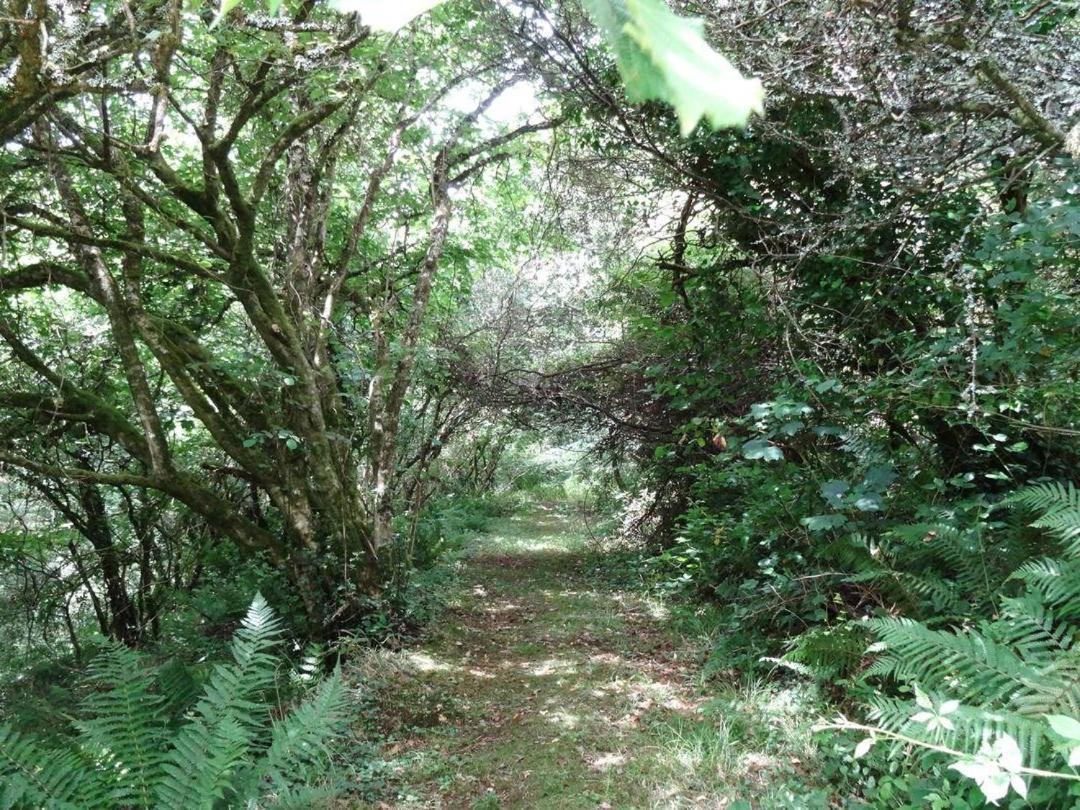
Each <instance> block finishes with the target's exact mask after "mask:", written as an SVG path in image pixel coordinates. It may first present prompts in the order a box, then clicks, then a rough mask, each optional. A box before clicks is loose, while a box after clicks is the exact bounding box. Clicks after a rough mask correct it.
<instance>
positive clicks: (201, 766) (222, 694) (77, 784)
mask: <svg viewBox="0 0 1080 810" xmlns="http://www.w3.org/2000/svg"><path fill="white" fill-rule="evenodd" d="M281 635H282V628H281V625H280V623H279V622H278V620H277V619H276V617H275V616H274V614H273V612H272V611H271V609H270V607H269V606H268V605H267V604H266V601H265V600H264V599H263V598H262V597H261V596H256V597H255V600H254V601H253V602H252V605H251V608H250V609H249V610H248V613H247V615H246V616H245V618H244V620H243V623H242V625H241V627H240V629H239V630H238V631H237V632H236V635H235V636H234V638H233V642H232V658H233V660H232V662H231V663H228V664H221V665H218V666H216V667H215V668H214V670H213V672H212V674H211V676H210V679H209V681H208V682H207V684H206V687H205V688H204V690H203V693H202V696H201V698H200V699H199V700H198V701H197V702H196V703H195V706H194V707H193V708H192V709H191V711H190V712H189V713H188V715H187V716H186V717H184V718H182V721H181V724H180V727H179V730H178V731H170V728H171V725H172V724H171V723H170V719H169V710H170V709H175V708H177V707H180V706H187V705H188V704H189V702H190V700H189V696H190V693H191V686H192V681H191V678H190V674H188V673H187V672H186V670H184V669H183V668H182V667H178V666H177V665H175V664H174V665H168V666H166V667H162V668H161V669H160V670H159V671H157V672H155V671H154V670H153V669H152V668H150V667H149V666H148V665H147V661H146V659H145V656H143V655H141V654H140V653H137V652H135V651H133V650H129V649H126V648H124V647H121V646H114V647H111V648H109V649H108V650H107V651H106V652H105V654H104V655H103V656H102V657H101V658H99V659H98V660H96V661H95V662H94V664H93V665H92V667H91V670H90V673H89V674H90V685H91V686H92V687H93V688H92V691H91V693H90V695H89V696H88V697H87V698H86V699H85V700H84V701H83V704H82V706H81V714H82V717H81V719H78V720H77V721H76V722H75V724H74V725H75V729H76V731H77V732H78V733H77V736H76V737H75V738H74V739H72V740H70V744H69V745H68V746H66V747H61V748H55V747H49V746H47V745H46V744H45V743H43V742H39V741H37V740H35V739H34V738H33V737H32V736H29V735H22V734H19V733H17V732H15V731H14V730H12V729H10V728H6V727H0V809H3V810H6V808H41V807H47V808H117V807H141V808H179V807H183V808H213V807H217V806H222V805H227V806H230V807H231V806H244V805H252V804H254V803H255V802H259V803H260V804H264V803H265V802H266V801H267V800H272V801H273V802H274V803H277V804H279V805H288V806H293V807H304V806H307V807H310V806H311V805H312V803H313V802H314V799H315V797H316V796H326V795H329V794H330V793H332V787H328V786H326V785H325V784H323V785H313V784H310V782H311V781H313V780H312V779H309V776H312V775H314V774H318V776H319V778H318V779H317V781H318V782H320V783H325V782H326V780H325V779H324V778H322V776H321V774H322V772H323V771H325V770H326V769H325V767H324V766H325V763H326V761H327V759H328V757H329V750H328V743H329V741H330V739H331V738H332V737H333V736H334V735H335V734H336V733H337V731H338V730H339V729H340V728H341V727H342V725H343V723H344V721H345V719H346V718H347V700H346V695H345V689H344V686H343V684H342V681H341V677H340V675H339V674H337V673H335V674H334V675H333V676H332V677H330V678H328V679H326V680H325V681H323V682H322V683H321V684H319V685H318V686H317V687H316V688H315V690H314V691H313V692H312V694H311V695H310V697H309V698H308V699H307V700H306V701H304V702H302V703H300V704H299V705H297V706H296V707H294V708H293V709H292V711H291V712H289V713H287V714H286V715H285V716H284V717H282V718H281V719H279V720H276V721H274V722H271V716H272V714H273V713H274V706H273V705H272V704H271V702H270V693H271V687H272V686H273V685H274V683H275V669H276V667H277V659H276V658H275V657H274V655H273V654H272V649H273V647H274V646H275V645H276V643H277V642H278V640H279V639H280V637H281Z"/></svg>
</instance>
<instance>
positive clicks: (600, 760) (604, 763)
mask: <svg viewBox="0 0 1080 810" xmlns="http://www.w3.org/2000/svg"><path fill="white" fill-rule="evenodd" d="M627 760H628V758H627V756H626V754H618V753H614V752H609V753H606V754H595V755H593V756H587V757H586V758H585V761H586V762H587V763H588V764H589V768H590V769H591V770H594V771H599V772H600V773H603V772H604V771H610V770H612V769H613V768H621V767H622V766H623V765H625V764H626V763H627Z"/></svg>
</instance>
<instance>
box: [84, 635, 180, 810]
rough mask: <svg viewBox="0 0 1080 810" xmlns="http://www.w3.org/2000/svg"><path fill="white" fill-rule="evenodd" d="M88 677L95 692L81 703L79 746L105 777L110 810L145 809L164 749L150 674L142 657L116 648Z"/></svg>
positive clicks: (159, 702) (162, 723)
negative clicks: (97, 762)
mask: <svg viewBox="0 0 1080 810" xmlns="http://www.w3.org/2000/svg"><path fill="white" fill-rule="evenodd" d="M90 676H91V681H92V683H93V685H94V686H95V687H99V688H98V689H97V690H96V691H93V692H91V693H90V695H89V697H87V698H86V699H85V700H84V701H83V706H82V710H83V713H84V714H85V715H86V716H87V719H85V720H81V721H79V722H77V723H76V728H77V729H78V730H79V731H80V733H81V739H80V745H81V746H82V748H83V749H84V750H85V751H86V752H87V754H88V755H89V756H91V757H93V758H95V759H99V760H100V762H101V766H102V768H103V769H104V770H105V772H106V773H107V774H108V779H107V781H108V782H109V784H110V792H109V797H108V799H109V804H110V805H111V806H114V807H150V806H152V803H153V795H154V782H155V777H156V774H157V771H158V769H159V767H160V765H161V762H162V758H163V756H164V746H165V721H164V717H163V714H162V705H163V703H164V701H163V700H162V698H161V697H160V696H159V695H157V694H154V693H153V691H152V689H153V686H154V673H153V671H152V670H150V669H148V668H147V666H146V662H145V661H144V660H143V656H141V655H139V654H138V653H137V652H135V651H134V650H131V649H128V648H127V647H124V646H122V645H119V644H117V645H114V646H113V647H112V648H111V649H110V650H109V651H108V653H107V654H105V655H102V656H100V657H99V658H98V659H97V660H96V661H95V662H94V663H93V664H92V665H91V669H90Z"/></svg>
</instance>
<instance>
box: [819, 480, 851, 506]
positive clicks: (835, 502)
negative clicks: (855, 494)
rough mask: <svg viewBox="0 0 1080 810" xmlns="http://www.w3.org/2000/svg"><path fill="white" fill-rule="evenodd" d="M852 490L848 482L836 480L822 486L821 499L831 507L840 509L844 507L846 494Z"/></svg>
mask: <svg viewBox="0 0 1080 810" xmlns="http://www.w3.org/2000/svg"><path fill="white" fill-rule="evenodd" d="M849 489H851V487H850V485H849V484H848V482H847V481H841V480H839V479H836V480H834V481H826V482H825V483H824V484H822V485H821V489H820V490H819V491H820V492H821V497H822V498H824V499H825V500H826V501H827V502H828V504H829V505H830V506H834V507H836V508H837V509H840V508H842V507H843V505H844V493H845V492H847V491H848V490H849Z"/></svg>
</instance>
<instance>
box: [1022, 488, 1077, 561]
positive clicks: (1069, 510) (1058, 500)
mask: <svg viewBox="0 0 1080 810" xmlns="http://www.w3.org/2000/svg"><path fill="white" fill-rule="evenodd" d="M1007 502H1008V503H1009V504H1012V505H1016V506H1023V507H1027V508H1028V509H1031V510H1034V511H1036V512H1040V513H1041V515H1042V516H1041V517H1040V518H1039V519H1038V520H1037V521H1035V522H1034V523H1033V524H1031V525H1032V526H1035V527H1037V528H1040V529H1048V530H1050V532H1051V533H1052V534H1054V535H1056V536H1057V537H1058V538H1059V539H1060V540H1061V541H1062V542H1063V543H1064V552H1065V555H1066V556H1068V557H1080V490H1078V489H1077V488H1076V487H1075V486H1073V485H1072V483H1067V484H1062V483H1058V482H1056V481H1049V482H1045V483H1040V484H1032V485H1031V486H1029V487H1025V488H1024V489H1021V490H1019V491H1018V492H1016V493H1014V494H1013V495H1012V496H1010V497H1009V499H1008V501H1007Z"/></svg>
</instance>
